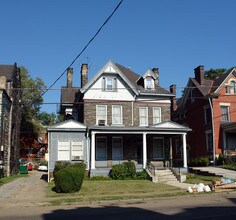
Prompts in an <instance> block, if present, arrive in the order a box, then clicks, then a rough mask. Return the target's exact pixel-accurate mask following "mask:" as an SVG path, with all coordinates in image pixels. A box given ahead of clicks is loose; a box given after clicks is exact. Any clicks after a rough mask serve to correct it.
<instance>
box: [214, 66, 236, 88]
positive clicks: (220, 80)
mask: <svg viewBox="0 0 236 220" xmlns="http://www.w3.org/2000/svg"><path fill="white" fill-rule="evenodd" d="M231 74H235V76H236V69H235V67H232V68H230V69H229V70H227V71H226V73H225V74H223V75H222V76H220V77H219V78H217V79H216V80H215V81H214V83H213V85H212V88H211V92H212V93H216V92H217V91H218V90H219V89H220V88H221V86H222V85H223V84H224V82H225V81H226V80H227V79H228V77H229V76H230V75H231Z"/></svg>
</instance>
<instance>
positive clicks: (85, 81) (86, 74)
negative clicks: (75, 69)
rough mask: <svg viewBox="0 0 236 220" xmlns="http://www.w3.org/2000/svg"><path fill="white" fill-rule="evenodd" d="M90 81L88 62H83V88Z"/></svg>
mask: <svg viewBox="0 0 236 220" xmlns="http://www.w3.org/2000/svg"><path fill="white" fill-rule="evenodd" d="M87 82H88V64H85V63H83V64H82V65H81V88H83V87H84V86H85V85H86V84H87Z"/></svg>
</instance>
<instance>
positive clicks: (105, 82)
mask: <svg viewBox="0 0 236 220" xmlns="http://www.w3.org/2000/svg"><path fill="white" fill-rule="evenodd" d="M102 91H113V92H115V91H117V79H116V78H114V77H103V78H102Z"/></svg>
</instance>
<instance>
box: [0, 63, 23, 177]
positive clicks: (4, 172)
mask: <svg viewBox="0 0 236 220" xmlns="http://www.w3.org/2000/svg"><path fill="white" fill-rule="evenodd" d="M20 88H21V79H20V70H19V68H18V67H17V65H16V64H15V65H0V141H1V143H0V146H1V147H0V148H1V151H0V175H1V176H9V175H12V174H16V173H18V172H19V167H18V160H19V133H20V121H21V118H20Z"/></svg>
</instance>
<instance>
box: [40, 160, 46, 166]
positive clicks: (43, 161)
mask: <svg viewBox="0 0 236 220" xmlns="http://www.w3.org/2000/svg"><path fill="white" fill-rule="evenodd" d="M39 164H40V165H45V166H47V165H48V162H47V161H46V160H40V162H39Z"/></svg>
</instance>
